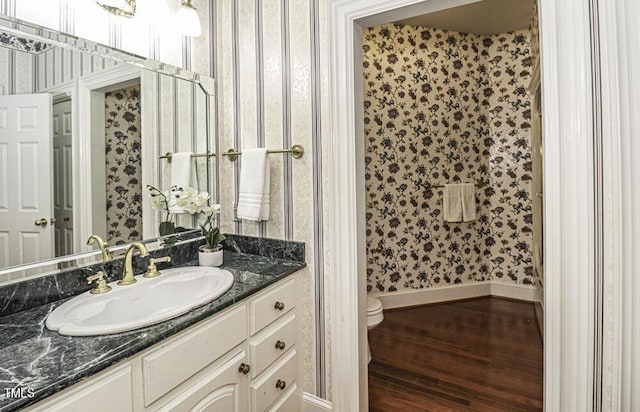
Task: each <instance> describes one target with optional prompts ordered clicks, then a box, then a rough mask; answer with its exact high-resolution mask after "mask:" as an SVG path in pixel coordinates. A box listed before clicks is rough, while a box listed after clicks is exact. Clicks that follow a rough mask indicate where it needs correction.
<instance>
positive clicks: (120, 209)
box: [105, 86, 142, 244]
mask: <svg viewBox="0 0 640 412" xmlns="http://www.w3.org/2000/svg"><path fill="white" fill-rule="evenodd" d="M105 114H106V139H105V143H106V164H107V174H106V176H107V239H108V241H109V243H111V244H117V243H118V242H129V241H131V240H139V239H140V238H141V237H142V183H141V178H142V155H141V145H142V137H141V132H140V120H141V119H140V117H141V116H140V86H132V87H128V88H125V89H121V90H117V91H114V92H110V93H106V94H105Z"/></svg>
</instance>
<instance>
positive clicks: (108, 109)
mask: <svg viewBox="0 0 640 412" xmlns="http://www.w3.org/2000/svg"><path fill="white" fill-rule="evenodd" d="M0 64H2V67H6V68H8V70H3V71H1V72H0V282H2V281H3V280H4V281H6V280H11V277H7V276H5V277H4V278H3V277H2V275H3V274H4V275H7V274H9V273H13V272H16V271H22V272H21V275H20V276H21V277H22V276H24V275H25V274H27V275H28V273H31V272H34V271H35V272H38V271H39V272H47V273H50V271H51V269H52V268H54V267H55V268H56V269H59V268H60V267H62V266H69V265H74V264H78V262H74V261H75V260H78V259H85V260H86V259H91V258H93V257H95V256H99V252H96V251H93V247H91V246H88V245H87V244H86V242H87V239H88V237H89V236H90V235H92V234H97V235H99V236H101V237H102V238H103V239H104V240H105V241H107V242H108V243H109V244H110V245H116V244H117V245H121V244H122V245H126V244H127V243H129V242H132V241H140V240H144V241H146V242H153V241H155V240H156V239H157V238H158V236H159V231H158V228H159V225H160V223H161V222H163V221H165V220H167V219H168V218H170V219H172V220H173V221H174V222H175V224H176V226H180V227H183V228H186V229H189V228H196V227H197V217H195V216H192V215H189V214H186V213H171V216H170V217H168V216H167V214H166V213H160V212H158V211H156V210H154V209H153V208H152V203H151V196H150V193H149V190H148V189H147V186H148V185H151V186H154V187H157V188H159V189H161V190H167V189H169V188H170V187H171V186H173V185H179V186H181V187H183V186H185V185H187V184H188V186H190V187H194V188H197V189H198V190H199V191H207V192H209V193H215V185H214V182H215V156H214V155H212V152H214V150H213V148H214V147H215V145H214V142H215V137H214V136H212V135H211V130H214V129H213V128H212V127H211V126H212V124H213V123H212V122H213V117H214V116H213V113H214V112H213V110H214V108H213V107H212V102H213V98H212V95H211V93H210V91H212V90H213V80H212V79H209V78H206V77H204V76H200V75H198V74H195V73H191V72H188V71H185V70H183V69H179V68H175V67H172V66H168V65H165V64H162V63H158V62H154V61H150V60H147V59H144V58H141V57H138V56H135V55H131V54H128V53H125V52H122V51H119V50H115V49H111V48H109V47H106V46H101V45H98V44H95V43H92V42H90V41H87V40H83V39H79V38H76V37H73V36H68V35H64V34H62V33H58V32H54V31H50V30H48V29H44V28H42V27H37V26H34V25H32V24H29V23H25V22H21V21H19V20H15V19H12V18H9V17H7V16H1V17H0ZM179 152H183V153H189V152H190V153H192V154H193V156H188V155H186V156H175V157H174V156H173V154H174V153H179ZM185 158H186V159H189V160H186V161H185ZM174 160H175V161H174ZM212 200H214V201H215V199H212ZM123 247H124V246H123ZM43 262H46V263H47V265H46V266H47V268H46V269H43V265H42V263H43ZM63 264H64V265H63ZM29 270H30V271H31V272H28V271H29ZM25 271H27V272H25Z"/></svg>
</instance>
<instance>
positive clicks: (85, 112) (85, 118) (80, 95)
mask: <svg viewBox="0 0 640 412" xmlns="http://www.w3.org/2000/svg"><path fill="white" fill-rule="evenodd" d="M141 71H142V69H140V68H137V67H133V66H129V65H118V66H115V67H113V68H111V69H108V70H102V71H100V72H98V73H93V74H89V75H86V76H83V77H82V78H80V79H78V81H77V83H76V84H77V86H76V87H77V99H74V100H76V101H77V106H75V107H77V112H76V113H77V115H76V116H75V119H76V121H75V122H74V127H75V126H76V125H77V129H75V130H77V131H78V132H77V133H74V134H73V147H74V163H73V169H74V173H73V188H74V190H73V205H74V214H73V220H74V222H73V224H74V228H75V230H76V231H77V235H76V236H75V239H74V241H75V244H74V247H75V248H76V249H74V250H75V251H76V252H80V251H85V250H88V249H87V245H86V244H85V242H84V241H83V240H84V239H88V238H89V236H91V235H92V234H93V233H92V231H93V224H92V221H93V218H92V210H93V209H92V199H91V196H89V195H88V194H89V193H91V188H92V183H91V180H92V179H91V173H89V172H88V171H90V170H92V169H93V164H92V161H91V153H92V150H91V144H92V139H90V138H87V137H88V136H91V135H92V131H93V127H92V121H91V102H92V93H94V92H95V91H98V90H100V89H103V88H105V87H109V86H111V85H113V84H117V83H122V82H126V81H129V80H131V79H134V78H140V77H141ZM143 224H144V223H143Z"/></svg>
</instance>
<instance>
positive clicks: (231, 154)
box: [222, 144, 304, 162]
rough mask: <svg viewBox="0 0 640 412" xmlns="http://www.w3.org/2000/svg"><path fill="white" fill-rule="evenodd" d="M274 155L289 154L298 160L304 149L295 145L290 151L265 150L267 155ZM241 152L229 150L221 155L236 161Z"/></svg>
mask: <svg viewBox="0 0 640 412" xmlns="http://www.w3.org/2000/svg"><path fill="white" fill-rule="evenodd" d="M276 153H291V157H293V158H294V159H300V158H301V157H302V156H303V155H304V147H302V145H299V144H296V145H293V146H292V147H291V149H277V150H267V154H276ZM241 155H242V152H238V151H237V150H236V149H229V150H227V151H226V152H225V153H222V156H227V157H228V158H229V160H231V161H232V162H233V161H236V160H237V159H238V156H241Z"/></svg>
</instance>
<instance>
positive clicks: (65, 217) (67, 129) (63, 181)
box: [53, 100, 73, 256]
mask: <svg viewBox="0 0 640 412" xmlns="http://www.w3.org/2000/svg"><path fill="white" fill-rule="evenodd" d="M71 121H72V119H71V100H65V101H61V102H58V103H56V104H54V105H53V153H54V155H53V171H54V172H53V174H54V176H55V178H54V181H55V183H54V185H55V190H54V193H55V194H54V197H55V200H54V205H53V214H54V216H55V219H56V223H55V227H54V229H55V239H56V241H55V253H56V256H65V255H69V254H72V253H73V195H72V193H73V190H72V178H73V175H72V157H71V156H72V151H71V142H72V140H71V124H72V123H71Z"/></svg>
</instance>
